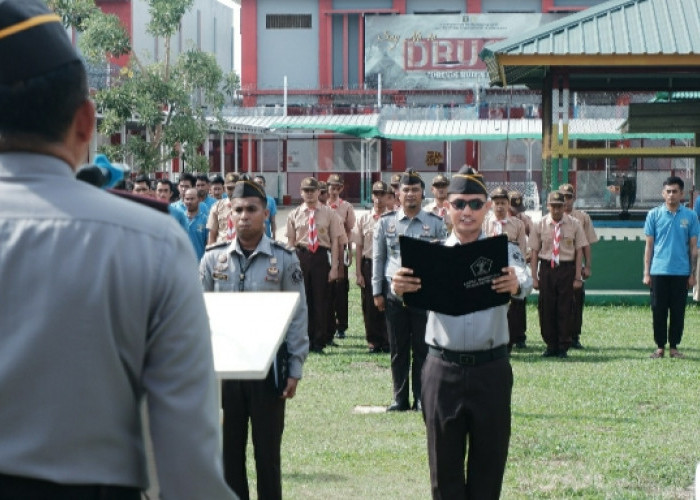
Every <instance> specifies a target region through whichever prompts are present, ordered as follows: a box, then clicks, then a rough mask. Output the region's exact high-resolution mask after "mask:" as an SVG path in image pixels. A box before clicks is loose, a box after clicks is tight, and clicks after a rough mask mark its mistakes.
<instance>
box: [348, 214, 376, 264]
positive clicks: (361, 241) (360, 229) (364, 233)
mask: <svg viewBox="0 0 700 500" xmlns="http://www.w3.org/2000/svg"><path fill="white" fill-rule="evenodd" d="M381 216H382V214H377V213H374V210H371V211H369V212H365V213H364V214H362V215H361V216H360V218H359V219H357V223H356V224H355V229H354V230H353V239H354V240H355V244H356V245H358V246H361V247H362V257H364V258H365V259H371V258H372V239H373V236H374V227H375V226H376V225H377V222H378V221H379V218H380V217H381Z"/></svg>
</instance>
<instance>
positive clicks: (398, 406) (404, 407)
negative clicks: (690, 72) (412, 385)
mask: <svg viewBox="0 0 700 500" xmlns="http://www.w3.org/2000/svg"><path fill="white" fill-rule="evenodd" d="M386 411H408V403H398V402H396V401H394V402H393V403H391V404H390V405H389V407H388V408H387V409H386Z"/></svg>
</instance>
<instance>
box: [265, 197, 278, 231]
mask: <svg viewBox="0 0 700 500" xmlns="http://www.w3.org/2000/svg"><path fill="white" fill-rule="evenodd" d="M267 209H268V210H269V211H270V217H268V218H267V219H265V234H266V235H267V237H268V238H272V219H274V217H275V215H277V202H276V201H275V199H274V198H273V197H272V196H270V195H267Z"/></svg>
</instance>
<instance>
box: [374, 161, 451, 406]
mask: <svg viewBox="0 0 700 500" xmlns="http://www.w3.org/2000/svg"><path fill="white" fill-rule="evenodd" d="M424 189H425V183H424V182H423V179H422V178H421V176H420V175H418V173H417V172H416V171H415V170H413V169H409V170H407V171H406V172H404V173H403V174H402V175H401V178H400V180H399V192H400V193H401V194H400V197H401V208H399V209H398V210H397V211H395V212H394V211H392V212H387V213H385V214H384V215H382V216H381V217H380V218H379V222H378V223H377V225H376V226H375V228H374V239H373V244H372V295H373V296H374V305H375V306H377V309H379V310H380V311H384V310H386V328H387V332H388V334H389V347H390V349H391V378H392V382H393V389H394V390H393V393H394V400H393V401H392V403H391V404H390V405H389V407H388V408H387V411H408V410H409V409H411V408H412V409H414V410H417V411H420V410H421V407H422V405H421V400H420V397H421V379H420V374H421V369H422V368H423V363H424V362H425V356H426V355H427V353H428V347H427V346H426V344H425V322H426V320H427V317H428V316H427V312H426V311H425V309H419V308H417V307H407V306H405V305H404V303H403V299H402V298H401V297H398V296H397V295H396V294H395V293H394V292H393V291H392V288H391V280H392V278H393V276H394V274H395V273H396V271H397V270H398V269H399V268H400V267H401V249H400V247H399V236H409V237H411V238H417V239H421V240H424V241H442V240H444V239H445V238H446V237H447V230H446V228H445V221H443V219H442V217H440V216H439V215H435V214H434V213H432V212H426V211H425V210H422V209H421V204H422V203H421V202H422V201H423V190H424ZM411 392H412V393H413V405H412V406H411V405H409V395H410V393H411Z"/></svg>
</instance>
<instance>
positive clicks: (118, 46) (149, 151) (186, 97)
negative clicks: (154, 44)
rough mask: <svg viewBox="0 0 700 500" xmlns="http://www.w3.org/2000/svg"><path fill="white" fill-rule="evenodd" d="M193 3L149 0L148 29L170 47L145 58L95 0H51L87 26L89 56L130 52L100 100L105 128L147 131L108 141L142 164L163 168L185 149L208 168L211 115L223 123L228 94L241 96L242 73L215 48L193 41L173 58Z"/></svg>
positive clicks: (73, 21)
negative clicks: (173, 43) (229, 68)
mask: <svg viewBox="0 0 700 500" xmlns="http://www.w3.org/2000/svg"><path fill="white" fill-rule="evenodd" d="M193 3H194V0H148V5H149V13H150V16H151V19H150V22H149V24H148V28H147V30H148V32H149V33H150V34H151V35H153V36H156V37H159V38H160V39H161V40H163V43H164V47H165V50H164V51H163V52H164V55H163V58H162V60H159V61H156V62H154V63H151V64H143V63H142V62H141V61H140V59H139V57H138V55H137V54H135V53H134V52H133V50H132V47H131V44H130V41H129V36H128V33H127V32H126V30H125V29H124V27H123V26H122V25H121V23H120V22H119V19H118V18H117V17H115V16H113V15H111V14H105V13H103V12H102V11H101V10H100V9H99V8H98V7H96V6H95V3H94V0H51V1H50V2H49V5H50V6H51V7H52V8H53V9H54V10H55V11H56V12H57V13H58V14H59V15H60V16H61V17H62V19H63V22H64V24H65V25H66V26H70V27H73V28H75V29H76V30H77V31H78V32H80V34H81V36H80V38H79V41H78V43H79V48H80V50H81V52H82V53H83V55H84V56H85V57H86V59H88V60H89V61H91V62H94V63H96V62H100V63H104V62H105V61H106V60H108V59H109V58H110V57H117V56H120V55H124V54H128V55H129V64H128V66H126V67H124V68H122V69H121V71H120V72H119V74H118V75H117V76H116V77H113V78H112V79H111V81H110V85H108V86H107V87H106V88H104V89H102V90H99V91H98V92H97V93H96V95H95V101H96V104H97V107H98V110H100V111H101V113H102V120H101V121H100V125H99V130H100V132H101V133H103V134H105V135H112V134H115V133H118V132H121V131H122V130H123V127H124V125H125V124H127V123H129V124H132V125H135V128H137V129H138V130H139V131H140V132H141V133H140V134H129V135H128V138H127V140H126V141H125V144H123V145H116V146H114V145H111V146H107V147H105V148H104V152H105V153H108V154H110V155H112V156H110V159H112V160H115V161H127V160H128V158H133V163H134V164H133V165H132V167H133V168H134V169H135V170H143V171H146V172H152V171H155V170H161V169H163V168H164V166H165V164H166V162H167V161H168V160H170V159H172V158H175V157H177V156H181V157H182V158H183V160H184V161H185V168H186V170H190V171H195V170H196V171H207V170H208V168H209V164H208V163H209V162H208V158H206V157H204V156H202V155H201V154H200V153H199V150H200V148H201V145H202V144H203V143H204V142H205V141H206V140H208V133H209V128H210V123H208V121H207V119H208V118H207V117H209V120H210V121H211V120H212V117H213V120H214V121H215V122H218V123H220V122H221V109H222V107H223V106H224V104H225V102H226V97H227V96H228V97H230V98H233V97H235V95H236V92H237V90H238V87H239V79H238V75H236V74H235V73H231V74H228V75H224V74H223V72H222V71H221V68H220V67H219V66H218V64H217V62H216V59H215V57H214V56H213V55H212V54H208V53H205V52H202V51H200V50H197V49H195V48H188V49H187V50H186V51H184V52H182V53H181V54H179V56H178V57H177V58H176V59H175V60H172V61H171V58H170V53H171V51H170V40H171V37H172V36H173V35H175V34H176V33H177V31H178V29H179V27H180V21H181V19H182V17H183V16H184V15H185V14H186V13H187V12H188V10H189V9H191V8H192V5H193ZM130 128H132V127H130Z"/></svg>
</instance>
